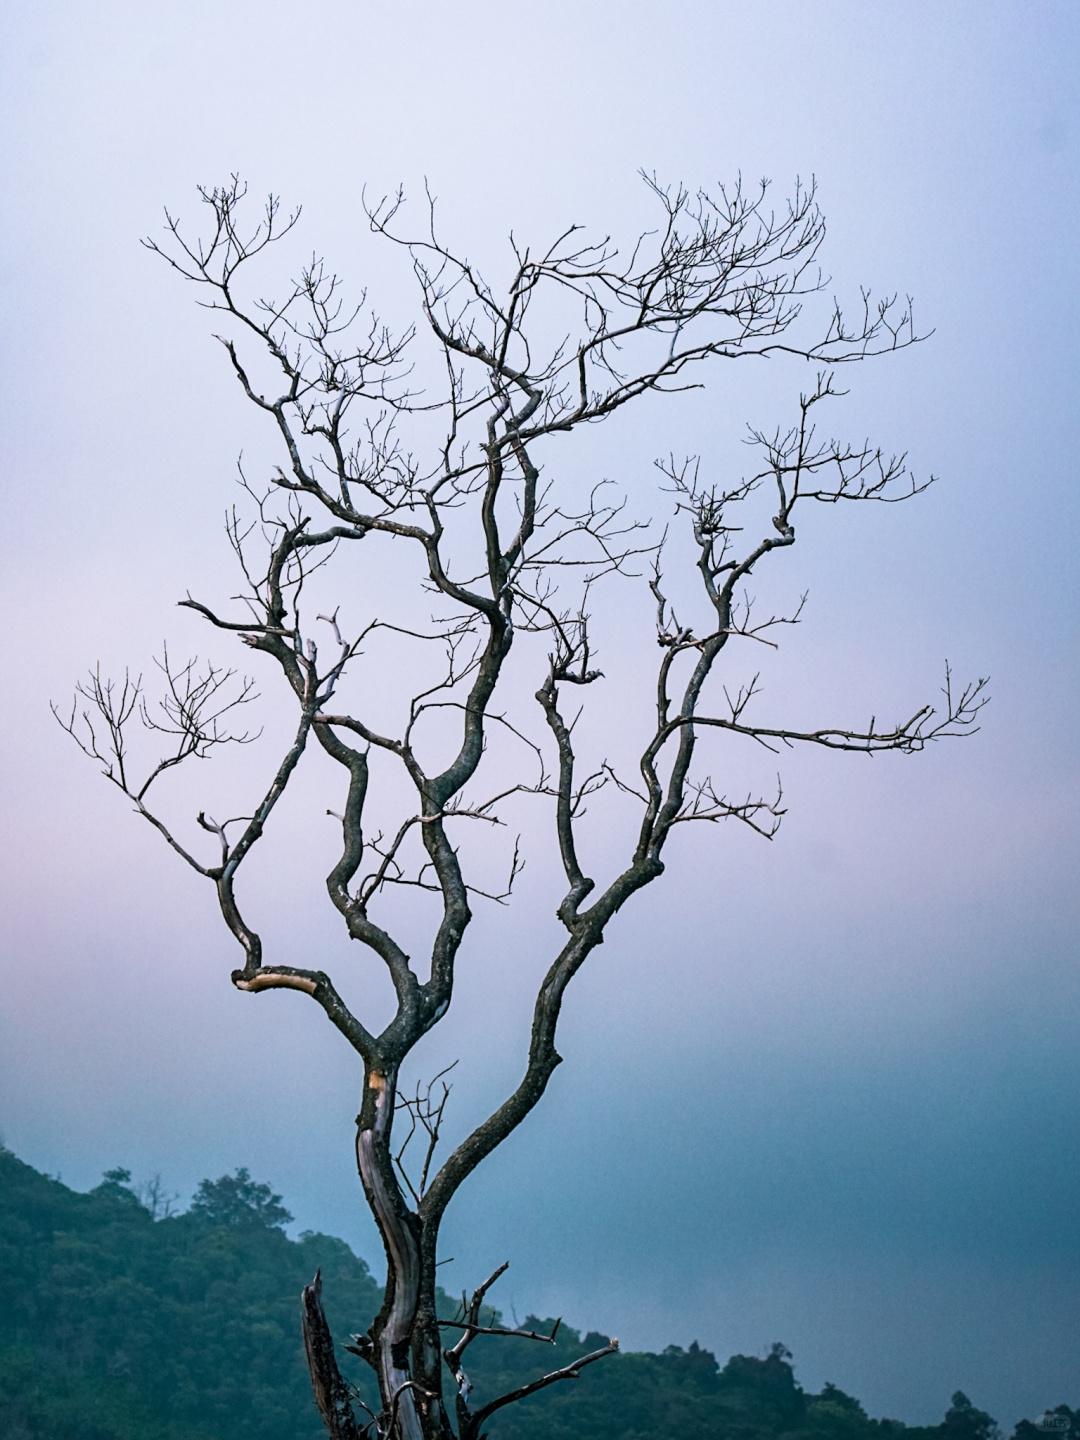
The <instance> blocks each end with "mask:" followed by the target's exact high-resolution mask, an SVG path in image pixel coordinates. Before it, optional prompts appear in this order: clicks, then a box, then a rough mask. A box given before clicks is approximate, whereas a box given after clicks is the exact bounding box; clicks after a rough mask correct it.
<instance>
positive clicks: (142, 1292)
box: [0, 1152, 382, 1440]
mask: <svg viewBox="0 0 1080 1440" xmlns="http://www.w3.org/2000/svg"><path fill="white" fill-rule="evenodd" d="M129 1180H130V1176H129V1175H128V1174H127V1172H126V1171H120V1170H114V1171H111V1172H110V1173H109V1174H108V1175H107V1176H106V1178H105V1181H104V1183H103V1184H101V1185H99V1186H98V1187H97V1189H96V1190H93V1191H91V1192H90V1194H88V1195H79V1194H76V1193H74V1192H73V1191H71V1190H69V1189H67V1188H66V1187H65V1186H64V1185H61V1184H59V1183H58V1182H57V1181H55V1180H50V1179H48V1178H47V1177H46V1176H43V1175H39V1174H38V1173H37V1172H36V1171H35V1170H32V1169H31V1168H30V1167H29V1166H28V1165H24V1164H22V1162H21V1161H19V1160H17V1159H16V1158H15V1157H14V1156H13V1155H11V1154H8V1153H6V1152H0V1435H3V1437H4V1440H31V1437H32V1440H226V1437H228V1440H256V1437H258V1440H321V1437H322V1436H323V1435H324V1434H325V1432H324V1431H323V1429H322V1424H321V1421H320V1420H319V1417H318V1414H317V1412H316V1411H315V1409H314V1406H313V1405H312V1402H311V1393H310V1387H309V1383H308V1378H307V1367H306V1365H305V1362H304V1356H303V1350H302V1347H301V1345H300V1340H299V1333H300V1331H299V1324H300V1304H299V1296H300V1291H301V1289H302V1288H303V1286H304V1285H305V1284H307V1282H308V1281H309V1280H310V1279H311V1277H312V1276H313V1275H314V1273H315V1271H316V1269H318V1268H319V1267H320V1266H321V1267H322V1271H323V1275H324V1276H325V1279H326V1296H327V1309H328V1312H329V1317H330V1322H331V1324H332V1325H333V1326H334V1327H335V1329H336V1331H337V1332H338V1333H341V1332H343V1331H346V1330H348V1329H350V1328H351V1329H353V1330H357V1329H362V1328H364V1327H366V1326H367V1325H368V1324H369V1323H370V1321H371V1319H372V1317H373V1315H374V1314H375V1312H376V1310H377V1309H378V1306H379V1304H380V1301H381V1299H382V1296H381V1293H380V1290H379V1287H378V1286H377V1285H376V1283H375V1281H374V1280H373V1279H372V1278H371V1275H370V1274H369V1272H368V1269H367V1266H366V1265H365V1264H364V1262H363V1261H362V1260H359V1259H357V1257H356V1256H355V1255H354V1254H353V1253H352V1251H351V1250H350V1249H349V1247H348V1246H347V1245H345V1244H344V1243H343V1242H342V1241H341V1240H336V1239H333V1238H332V1237H330V1236H327V1235H306V1236H304V1237H303V1238H302V1239H301V1240H299V1241H294V1240H290V1239H289V1238H288V1237H287V1236H286V1235H285V1234H284V1233H283V1232H282V1230H281V1229H280V1226H281V1224H282V1223H283V1222H284V1221H285V1220H286V1219H287V1218H288V1214H287V1212H286V1211H284V1210H283V1209H282V1208H281V1206H280V1203H279V1202H280V1197H279V1196H274V1195H271V1193H270V1190H269V1188H268V1187H266V1186H259V1185H253V1184H252V1183H251V1182H250V1180H249V1178H248V1176H247V1175H246V1172H243V1171H240V1172H238V1173H237V1175H236V1177H235V1178H229V1177H225V1178H224V1179H223V1180H219V1181H216V1182H213V1183H208V1182H204V1184H203V1186H201V1187H200V1191H199V1198H200V1203H199V1205H198V1206H197V1207H194V1206H193V1208H192V1209H191V1210H190V1211H189V1212H188V1213H187V1214H186V1215H177V1216H172V1217H169V1218H167V1219H162V1220H158V1221H157V1222H155V1221H154V1220H153V1219H152V1218H151V1215H150V1212H149V1211H148V1210H147V1209H145V1208H144V1207H143V1205H142V1204H141V1203H140V1202H139V1200H138V1198H137V1197H136V1196H135V1194H134V1193H133V1192H132V1191H131V1190H130V1189H129V1188H128V1181H129Z"/></svg>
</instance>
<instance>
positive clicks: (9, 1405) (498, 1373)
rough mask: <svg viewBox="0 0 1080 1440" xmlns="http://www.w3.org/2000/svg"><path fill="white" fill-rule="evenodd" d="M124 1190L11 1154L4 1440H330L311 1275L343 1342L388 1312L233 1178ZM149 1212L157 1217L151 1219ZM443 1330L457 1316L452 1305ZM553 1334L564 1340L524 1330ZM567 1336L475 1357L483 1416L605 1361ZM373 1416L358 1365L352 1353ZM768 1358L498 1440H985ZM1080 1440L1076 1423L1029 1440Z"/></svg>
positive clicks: (563, 1412)
mask: <svg viewBox="0 0 1080 1440" xmlns="http://www.w3.org/2000/svg"><path fill="white" fill-rule="evenodd" d="M161 1208H162V1207H161V1206H160V1205H158V1204H156V1203H155V1200H154V1197H153V1196H151V1195H148V1194H147V1193H146V1192H145V1191H143V1192H142V1194H141V1197H140V1195H139V1194H136V1192H135V1190H133V1188H132V1187H131V1185H130V1177H129V1176H128V1175H127V1173H126V1172H125V1171H119V1170H118V1171H111V1172H110V1173H109V1174H108V1175H107V1176H106V1178H105V1180H104V1181H103V1183H102V1184H101V1185H99V1186H98V1187H97V1189H95V1190H92V1191H91V1192H90V1193H89V1194H85V1195H84V1194H78V1193H76V1192H74V1191H72V1190H69V1189H68V1188H67V1187H66V1186H65V1185H62V1184H61V1183H60V1182H59V1181H56V1180H52V1179H50V1178H49V1177H48V1176H45V1175H41V1174H39V1173H38V1172H37V1171H36V1170H33V1169H32V1168H31V1167H30V1166H28V1165H25V1164H23V1163H22V1162H21V1161H20V1160H18V1159H16V1157H15V1156H14V1155H12V1154H11V1153H10V1152H8V1151H6V1150H0V1436H3V1440H322V1437H324V1435H325V1431H324V1430H323V1428H322V1425H321V1422H320V1421H319V1418H318V1415H317V1413H316V1411H315V1409H314V1406H313V1404H312V1401H311V1394H310V1389H309V1385H308V1377H307V1370H306V1366H305V1362H304V1356H303V1349H302V1345H301V1342H300V1328H299V1295H300V1291H301V1289H302V1287H303V1286H304V1285H305V1284H306V1283H307V1282H308V1281H309V1280H310V1279H311V1278H312V1276H313V1275H314V1273H315V1271H316V1269H318V1268H320V1267H321V1269H322V1272H323V1275H324V1278H325V1282H326V1283H325V1289H324V1295H325V1300H326V1307H327V1313H328V1317H329V1320H330V1324H331V1326H332V1327H333V1329H334V1331H335V1334H336V1335H337V1336H338V1337H339V1339H340V1340H342V1341H345V1340H347V1338H348V1335H349V1333H350V1332H351V1331H357V1330H363V1329H364V1328H366V1326H367V1325H368V1324H369V1322H370V1320H371V1318H372V1316H373V1315H374V1314H375V1311H376V1310H377V1308H378V1306H379V1302H380V1298H381V1297H380V1291H379V1286H378V1285H377V1283H376V1282H375V1280H374V1279H373V1278H372V1276H371V1274H370V1272H369V1270H368V1267H367V1265H366V1264H365V1263H364V1261H363V1260H360V1259H358V1258H357V1256H355V1255H354V1254H353V1253H352V1251H351V1250H350V1249H349V1247H348V1246H347V1245H346V1244H345V1243H344V1242H343V1241H341V1240H337V1239H334V1238H333V1237H331V1236H328V1235H313V1234H305V1235H303V1236H302V1237H301V1238H300V1239H299V1240H290V1239H289V1238H288V1236H287V1235H286V1234H285V1232H284V1230H283V1228H282V1226H283V1225H284V1224H285V1223H287V1221H288V1220H289V1219H290V1218H291V1217H290V1216H289V1215H288V1212H287V1211H286V1210H285V1209H284V1208H283V1207H282V1205H281V1200H280V1197H279V1196H276V1195H273V1194H272V1193H271V1191H270V1189H269V1187H268V1186H266V1185H260V1184H257V1183H255V1182H254V1181H252V1180H250V1178H249V1177H248V1176H247V1174H246V1172H244V1171H238V1172H237V1173H236V1175H234V1176H226V1177H223V1178H222V1179H220V1180H218V1181H213V1182H210V1181H204V1182H203V1184H202V1185H201V1186H200V1188H199V1191H198V1193H197V1195H196V1197H195V1199H194V1201H193V1203H192V1205H191V1208H190V1209H189V1210H188V1211H186V1212H185V1213H184V1214H161V1213H160V1210H161ZM155 1211H157V1212H158V1213H157V1214H155ZM445 1303H446V1314H447V1316H448V1317H450V1316H452V1315H453V1313H454V1305H453V1302H452V1301H449V1300H447V1301H446V1302H445ZM526 1323H527V1324H529V1325H530V1326H531V1325H532V1324H535V1325H536V1327H537V1328H540V1327H541V1326H545V1325H546V1327H547V1329H548V1330H550V1328H551V1321H541V1320H533V1319H532V1317H530V1321H529V1322H526ZM605 1340H606V1337H601V1336H598V1335H595V1334H593V1335H585V1336H580V1335H579V1334H578V1333H577V1332H576V1331H574V1330H572V1329H570V1328H569V1327H566V1326H563V1327H562V1328H561V1329H560V1331H559V1336H558V1344H557V1346H556V1347H555V1348H554V1349H552V1348H550V1347H548V1346H540V1345H537V1344H535V1343H531V1342H528V1341H522V1340H496V1339H492V1338H487V1337H483V1338H481V1339H479V1340H477V1341H476V1342H474V1344H473V1346H472V1348H471V1349H470V1351H469V1356H468V1359H469V1364H468V1367H467V1368H468V1371H469V1377H470V1379H471V1381H472V1382H473V1385H474V1386H475V1391H474V1396H473V1399H474V1400H479V1402H480V1403H484V1401H485V1400H486V1399H487V1398H490V1397H493V1396H495V1395H498V1394H501V1393H503V1391H505V1390H507V1389H510V1388H512V1387H513V1386H515V1385H519V1384H521V1383H522V1382H523V1381H524V1380H525V1379H528V1378H531V1377H532V1376H539V1375H540V1374H542V1373H544V1372H545V1371H546V1370H549V1369H553V1368H557V1367H559V1366H563V1365H566V1364H567V1363H569V1362H570V1361H571V1360H573V1359H574V1358H575V1357H576V1356H577V1355H580V1354H583V1353H585V1352H586V1351H588V1350H591V1349H595V1348H597V1347H598V1346H599V1345H602V1344H604V1343H605ZM341 1358H342V1368H343V1369H347V1373H348V1375H349V1378H350V1379H351V1380H353V1381H354V1382H355V1383H356V1385H357V1387H358V1389H359V1390H360V1392H361V1394H362V1395H363V1396H364V1397H365V1398H366V1399H367V1400H368V1402H369V1403H374V1400H375V1396H374V1393H373V1390H372V1386H371V1379H370V1375H369V1374H368V1373H366V1370H365V1367H364V1365H363V1364H362V1362H360V1361H359V1360H354V1358H353V1357H352V1356H350V1355H348V1354H345V1353H344V1352H342V1357H341ZM790 1361H791V1357H790V1356H789V1355H788V1353H787V1351H786V1350H784V1348H783V1347H782V1346H780V1345H775V1346H773V1348H772V1351H771V1353H770V1354H769V1355H767V1356H765V1357H764V1358H757V1357H753V1356H745V1355H736V1356H733V1357H732V1358H731V1359H730V1360H729V1361H728V1362H727V1364H726V1365H724V1366H723V1367H722V1368H721V1367H720V1366H718V1364H717V1362H716V1359H715V1357H714V1356H713V1355H711V1354H710V1353H709V1352H708V1351H707V1350H702V1349H699V1348H698V1347H697V1346H696V1345H692V1346H691V1347H690V1349H689V1350H688V1351H684V1350H682V1349H679V1348H678V1347H675V1346H671V1347H669V1348H668V1349H667V1350H665V1351H664V1352H663V1354H660V1355H651V1354H619V1355H614V1356H611V1357H609V1358H607V1359H605V1360H603V1361H601V1362H599V1363H598V1364H596V1365H594V1366H591V1367H589V1368H587V1369H585V1370H583V1371H582V1373H581V1377H580V1379H578V1380H576V1381H567V1382H564V1383H562V1384H560V1385H558V1386H555V1387H552V1388H550V1389H548V1390H546V1391H544V1392H543V1393H542V1394H539V1395H536V1396H534V1397H531V1398H530V1399H528V1400H526V1401H524V1402H522V1403H520V1404H517V1405H514V1406H512V1407H508V1408H507V1409H505V1410H502V1411H499V1412H498V1413H497V1414H496V1415H494V1416H493V1417H492V1419H491V1422H490V1424H489V1427H488V1428H489V1432H490V1435H491V1437H492V1440H777V1437H781V1436H783V1437H785V1440H872V1437H873V1440H886V1437H888V1440H901V1437H902V1440H992V1437H993V1436H994V1434H995V1426H994V1422H993V1420H992V1419H991V1417H990V1416H989V1415H987V1414H985V1413H984V1412H982V1411H980V1410H978V1409H976V1408H975V1407H974V1406H973V1405H972V1404H971V1403H970V1402H969V1401H968V1400H967V1399H966V1397H964V1396H962V1395H957V1396H955V1397H954V1399H953V1405H952V1408H951V1409H950V1410H949V1412H948V1414H947V1415H946V1417H945V1419H944V1420H943V1422H942V1424H941V1425H939V1426H933V1427H930V1428H923V1429H919V1428H914V1427H905V1426H904V1425H902V1424H901V1423H900V1422H899V1421H895V1420H871V1419H869V1418H868V1417H867V1416H866V1414H865V1412H864V1411H863V1409H862V1407H861V1405H860V1404H859V1402H858V1401H857V1400H855V1399H853V1398H852V1397H850V1396H848V1395H845V1394H844V1393H843V1391H841V1390H839V1389H837V1388H836V1387H835V1386H832V1385H827V1386H826V1387H825V1389H824V1390H823V1391H822V1392H821V1393H820V1394H818V1395H812V1394H807V1393H805V1392H804V1391H803V1390H802V1388H801V1387H800V1386H799V1385H798V1383H797V1382H796V1380H795V1377H794V1373H793V1370H792V1365H791V1363H790ZM1048 1434H1052V1435H1055V1436H1059V1437H1061V1440H1080V1411H1073V1410H1070V1409H1068V1407H1066V1406H1061V1407H1059V1409H1058V1410H1057V1411H1056V1412H1055V1416H1054V1420H1053V1423H1052V1428H1051V1426H1047V1428H1042V1427H1041V1426H1040V1427H1037V1426H1035V1425H1031V1424H1028V1423H1027V1422H1022V1423H1021V1424H1020V1425H1019V1426H1018V1427H1017V1432H1016V1440H1038V1437H1043V1440H1045V1437H1047V1435H1048Z"/></svg>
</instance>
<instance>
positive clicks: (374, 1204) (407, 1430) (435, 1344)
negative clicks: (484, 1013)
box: [356, 1066, 452, 1440]
mask: <svg viewBox="0 0 1080 1440" xmlns="http://www.w3.org/2000/svg"><path fill="white" fill-rule="evenodd" d="M396 1090H397V1071H396V1068H392V1067H389V1066H388V1067H387V1068H386V1070H385V1071H379V1070H376V1069H375V1068H370V1069H369V1070H368V1071H367V1074H366V1076H365V1082H364V1099H363V1104H362V1106H361V1109H360V1115H359V1116H358V1124H357V1132H356V1161H357V1166H358V1168H359V1171H360V1178H361V1180H362V1181H363V1185H364V1193H365V1194H366V1196H367V1200H368V1204H369V1205H370V1207H371V1213H372V1215H373V1216H374V1218H375V1223H376V1224H377V1225H378V1227H379V1233H380V1235H381V1236H382V1241H383V1245H384V1247H385V1249H386V1296H385V1299H384V1301H383V1307H382V1309H381V1310H380V1312H379V1314H378V1316H377V1317H376V1319H375V1322H374V1324H373V1325H372V1327H371V1339H372V1345H373V1352H374V1353H373V1359H374V1363H375V1367H376V1371H377V1373H378V1376H379V1390H380V1393H381V1396H382V1403H383V1409H384V1413H385V1414H386V1416H387V1417H388V1418H389V1417H393V1431H392V1433H393V1436H394V1440H452V1432H451V1430H450V1427H449V1424H448V1421H447V1416H446V1412H445V1409H444V1407H443V1404H442V1377H441V1371H440V1365H441V1360H442V1354H441V1349H440V1344H439V1331H438V1326H437V1324H436V1323H435V1319H436V1317H435V1311H434V1275H433V1274H432V1275H430V1276H428V1277H427V1284H424V1276H423V1268H422V1250H421V1227H420V1221H419V1219H418V1218H417V1216H416V1215H414V1214H413V1213H412V1211H411V1210H410V1209H409V1207H408V1205H407V1204H406V1202H405V1197H404V1195H403V1194H402V1192H401V1187H400V1185H399V1184H398V1180H397V1177H396V1175H395V1174H394V1168H393V1158H392V1156H391V1152H390V1130H391V1127H392V1124H393V1116H394V1100H395V1096H396ZM428 1292H429V1293H428ZM425 1300H426V1302H427V1303H422V1302H423V1301H425ZM420 1312H423V1313H422V1314H421V1313H420ZM428 1312H430V1313H428Z"/></svg>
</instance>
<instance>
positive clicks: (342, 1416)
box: [301, 1270, 360, 1440]
mask: <svg viewBox="0 0 1080 1440" xmlns="http://www.w3.org/2000/svg"><path fill="white" fill-rule="evenodd" d="M301 1305H302V1307H303V1315H302V1322H301V1323H302V1329H303V1334H304V1350H305V1353H306V1354H307V1362H308V1369H309V1370H310V1372H311V1388H312V1390H313V1392H314V1395H315V1404H316V1405H317V1406H318V1407H319V1414H320V1415H321V1416H322V1418H323V1421H324V1423H325V1425H326V1428H327V1430H329V1432H330V1440H360V1430H359V1427H358V1426H357V1423H356V1417H355V1416H354V1415H353V1408H352V1401H351V1398H350V1394H349V1387H348V1385H347V1384H346V1383H345V1381H344V1379H343V1378H342V1375H341V1371H340V1370H339V1369H338V1366H337V1359H336V1358H335V1355H334V1341H333V1339H332V1337H331V1335H330V1327H329V1325H327V1323H326V1314H325V1312H324V1311H323V1305H322V1272H321V1271H318V1270H317V1271H316V1272H315V1279H314V1280H313V1281H312V1282H311V1284H310V1285H307V1286H305V1287H304V1292H303V1295H302V1296H301Z"/></svg>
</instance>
